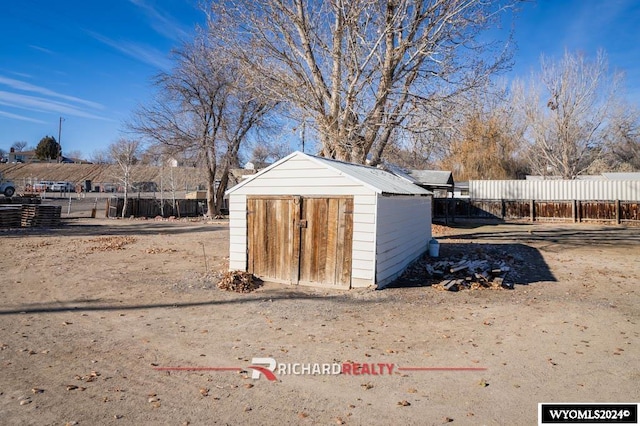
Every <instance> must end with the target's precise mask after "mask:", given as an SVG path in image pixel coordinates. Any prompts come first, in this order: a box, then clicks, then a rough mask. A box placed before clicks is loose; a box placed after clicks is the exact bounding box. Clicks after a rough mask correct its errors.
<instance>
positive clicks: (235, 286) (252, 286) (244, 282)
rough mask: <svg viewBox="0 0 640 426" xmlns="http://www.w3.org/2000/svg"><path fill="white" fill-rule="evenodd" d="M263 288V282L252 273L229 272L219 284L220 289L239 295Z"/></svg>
mask: <svg viewBox="0 0 640 426" xmlns="http://www.w3.org/2000/svg"><path fill="white" fill-rule="evenodd" d="M261 286H262V280H261V279H260V278H257V277H256V276H254V275H253V274H252V273H250V272H244V271H229V272H227V273H226V274H224V275H223V276H222V279H220V281H219V282H218V288H219V289H222V290H227V291H235V292H237V293H250V292H252V291H254V290H257V289H258V288H260V287H261Z"/></svg>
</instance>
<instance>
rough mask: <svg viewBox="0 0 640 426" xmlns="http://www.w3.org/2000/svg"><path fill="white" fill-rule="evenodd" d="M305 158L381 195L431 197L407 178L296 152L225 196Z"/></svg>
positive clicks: (242, 183) (372, 168)
mask: <svg viewBox="0 0 640 426" xmlns="http://www.w3.org/2000/svg"><path fill="white" fill-rule="evenodd" d="M297 156H298V157H303V158H305V159H308V160H310V161H313V162H315V163H317V164H320V165H322V166H324V167H327V168H329V169H332V170H334V171H336V172H338V173H339V174H341V175H342V176H345V177H346V178H348V179H351V180H352V181H355V182H357V183H359V184H361V185H364V186H366V187H368V188H369V189H371V190H373V191H374V192H377V193H379V194H388V195H431V192H430V191H427V190H426V189H424V188H421V187H419V186H417V185H415V184H413V183H412V182H411V181H409V180H408V179H406V178H403V177H400V176H396V175H394V174H393V173H391V172H388V171H384V170H381V169H378V168H376V167H371V166H365V165H362V164H353V163H346V162H344V161H338V160H332V159H329V158H323V157H316V156H314V155H309V154H305V153H303V152H300V151H295V152H293V153H291V154H289V155H287V156H286V157H284V158H283V159H281V160H279V161H277V162H275V163H273V164H272V165H270V166H269V167H267V168H266V169H263V170H261V171H260V172H258V173H257V174H255V175H253V176H251V177H250V178H248V179H246V180H244V181H242V182H240V183H239V184H238V185H236V186H234V187H233V188H230V189H228V190H227V192H226V193H225V195H229V194H230V193H232V192H234V191H236V190H237V189H239V188H241V187H243V186H244V185H246V184H248V183H249V182H251V181H253V180H254V179H259V178H260V176H262V175H264V174H265V173H268V172H269V170H271V169H274V168H276V167H278V166H279V165H280V164H282V163H284V162H286V161H289V160H290V159H291V158H294V157H297Z"/></svg>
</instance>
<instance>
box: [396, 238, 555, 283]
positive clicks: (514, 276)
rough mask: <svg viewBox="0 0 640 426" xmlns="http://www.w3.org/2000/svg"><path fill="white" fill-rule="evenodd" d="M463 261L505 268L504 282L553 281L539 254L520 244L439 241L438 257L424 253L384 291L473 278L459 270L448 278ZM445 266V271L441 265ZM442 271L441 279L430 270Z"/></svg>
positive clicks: (534, 249) (545, 263)
mask: <svg viewBox="0 0 640 426" xmlns="http://www.w3.org/2000/svg"><path fill="white" fill-rule="evenodd" d="M463 260H468V261H486V265H487V266H488V267H489V268H490V269H494V268H500V267H501V266H508V267H509V271H508V272H507V273H506V275H505V281H508V282H511V283H515V284H519V285H529V284H534V283H539V282H556V281H557V279H556V277H555V276H554V275H553V273H552V272H551V269H550V268H549V265H548V264H547V262H546V261H545V260H544V258H543V257H542V254H541V253H540V251H539V250H538V249H536V248H534V247H531V246H528V245H526V244H520V243H474V242H470V243H453V242H446V241H445V242H442V243H441V244H440V253H439V256H438V258H431V257H429V256H428V254H425V255H424V256H422V257H421V258H420V259H418V260H417V261H416V262H415V263H414V264H412V265H411V266H410V267H409V268H407V270H406V271H405V273H404V274H403V275H401V276H400V277H399V278H398V279H397V280H396V281H394V282H393V283H391V284H390V285H389V286H387V287H385V288H398V287H423V286H430V285H433V284H437V283H439V282H441V281H443V280H447V279H453V278H463V279H464V277H465V276H467V275H468V276H469V277H471V278H473V277H474V272H478V271H468V270H463V271H461V272H460V273H457V274H456V276H455V277H454V276H452V275H450V272H451V269H450V267H452V266H454V265H455V264H457V263H458V262H461V261H463ZM443 264H447V265H448V266H447V267H446V268H443V267H442V265H443ZM434 266H435V267H436V269H440V270H443V269H444V272H445V275H444V276H439V275H433V274H432V273H431V272H430V270H432V269H433V267H434Z"/></svg>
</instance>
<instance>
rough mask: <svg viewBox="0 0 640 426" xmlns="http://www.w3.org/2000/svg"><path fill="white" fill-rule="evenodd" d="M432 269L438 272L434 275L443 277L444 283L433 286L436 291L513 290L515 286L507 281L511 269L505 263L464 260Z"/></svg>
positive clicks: (434, 266) (435, 266)
mask: <svg viewBox="0 0 640 426" xmlns="http://www.w3.org/2000/svg"><path fill="white" fill-rule="evenodd" d="M445 263H447V262H445ZM443 266H444V267H443ZM432 267H433V268H434V271H437V273H436V274H434V275H438V273H441V274H442V277H443V280H442V281H440V282H439V283H437V284H434V285H432V287H433V288H434V289H436V290H446V291H459V290H466V289H470V290H477V289H483V288H486V289H501V288H508V289H513V285H514V284H513V282H509V281H506V278H507V274H508V273H509V272H510V271H511V268H510V267H509V266H508V265H506V264H505V263H504V262H500V263H497V262H491V261H489V260H467V259H463V260H461V261H459V262H456V263H452V264H446V265H432ZM436 268H437V269H436Z"/></svg>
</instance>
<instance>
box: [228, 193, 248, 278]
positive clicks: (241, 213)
mask: <svg viewBox="0 0 640 426" xmlns="http://www.w3.org/2000/svg"><path fill="white" fill-rule="evenodd" d="M246 269H247V197H246V196H245V195H240V194H233V195H231V196H230V197H229V270H230V271H235V270H241V271H245V270H246Z"/></svg>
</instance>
